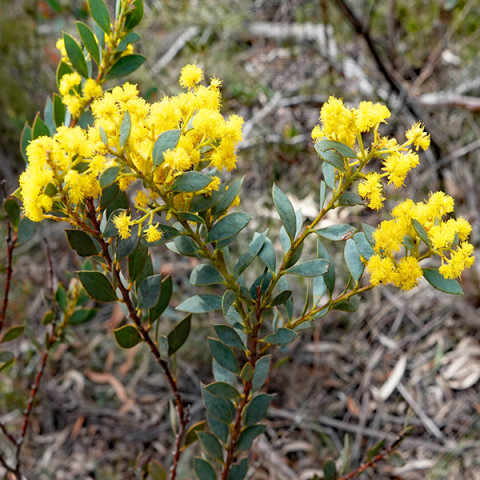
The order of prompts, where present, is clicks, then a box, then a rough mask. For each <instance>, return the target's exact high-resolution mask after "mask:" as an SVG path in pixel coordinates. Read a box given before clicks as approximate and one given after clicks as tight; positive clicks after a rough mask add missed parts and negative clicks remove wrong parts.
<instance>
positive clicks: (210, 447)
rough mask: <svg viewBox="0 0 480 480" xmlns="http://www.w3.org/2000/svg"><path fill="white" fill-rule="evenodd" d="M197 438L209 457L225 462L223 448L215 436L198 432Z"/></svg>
mask: <svg viewBox="0 0 480 480" xmlns="http://www.w3.org/2000/svg"><path fill="white" fill-rule="evenodd" d="M197 436H198V439H199V440H200V443H201V444H202V447H203V448H204V450H205V452H206V453H207V454H208V455H210V456H211V457H213V458H215V459H217V460H220V461H223V448H222V446H221V445H220V442H219V441H218V440H217V437H216V436H215V435H213V434H212V433H208V432H197Z"/></svg>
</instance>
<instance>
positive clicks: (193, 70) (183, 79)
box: [179, 64, 203, 88]
mask: <svg viewBox="0 0 480 480" xmlns="http://www.w3.org/2000/svg"><path fill="white" fill-rule="evenodd" d="M202 80H203V72H202V69H201V68H200V67H198V66H197V65H191V64H190V65H185V66H184V67H183V68H182V71H181V72H180V80H179V83H180V85H181V86H182V87H184V88H194V87H195V85H196V84H197V83H199V82H201V81H202Z"/></svg>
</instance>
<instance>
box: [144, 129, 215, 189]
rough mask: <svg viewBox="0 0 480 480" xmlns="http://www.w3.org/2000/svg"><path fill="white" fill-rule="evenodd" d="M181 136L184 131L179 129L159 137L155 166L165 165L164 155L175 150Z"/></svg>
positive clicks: (154, 147) (155, 149)
mask: <svg viewBox="0 0 480 480" xmlns="http://www.w3.org/2000/svg"><path fill="white" fill-rule="evenodd" d="M181 134H182V131H181V130H180V129H177V130H167V131H166V132H163V133H161V134H160V135H159V136H158V138H157V140H155V143H154V145H153V151H152V159H153V164H154V165H161V164H162V163H163V154H164V153H165V152H166V151H167V150H173V149H174V148H175V147H176V146H177V144H178V140H179V139H180V135H181ZM207 185H208V183H207ZM202 188H203V187H202ZM199 190H201V188H199Z"/></svg>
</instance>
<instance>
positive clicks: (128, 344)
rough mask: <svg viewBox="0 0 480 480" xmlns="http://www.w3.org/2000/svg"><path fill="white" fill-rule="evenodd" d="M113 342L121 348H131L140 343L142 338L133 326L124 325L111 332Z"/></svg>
mask: <svg viewBox="0 0 480 480" xmlns="http://www.w3.org/2000/svg"><path fill="white" fill-rule="evenodd" d="M113 334H114V335H115V340H116V341H117V343H118V344H119V345H120V346H121V347H122V348H132V347H134V346H135V345H137V344H138V343H140V342H141V341H142V337H141V336H140V334H139V333H138V330H137V329H136V328H135V327H134V326H133V325H124V326H123V327H120V328H117V329H116V330H114V331H113Z"/></svg>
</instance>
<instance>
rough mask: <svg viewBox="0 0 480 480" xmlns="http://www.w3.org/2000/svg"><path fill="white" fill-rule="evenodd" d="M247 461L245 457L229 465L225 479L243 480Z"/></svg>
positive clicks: (246, 469)
mask: <svg viewBox="0 0 480 480" xmlns="http://www.w3.org/2000/svg"><path fill="white" fill-rule="evenodd" d="M247 471H248V463H247V459H246V458H242V460H241V461H240V462H238V463H236V464H234V465H232V466H231V467H230V471H229V472H228V476H227V480H243V479H244V478H245V476H246V475H247Z"/></svg>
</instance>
